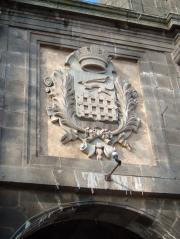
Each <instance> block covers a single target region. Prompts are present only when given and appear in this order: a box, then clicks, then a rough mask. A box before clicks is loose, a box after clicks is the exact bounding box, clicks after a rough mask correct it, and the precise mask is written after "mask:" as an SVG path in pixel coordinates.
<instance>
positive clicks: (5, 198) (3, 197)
mask: <svg viewBox="0 0 180 239" xmlns="http://www.w3.org/2000/svg"><path fill="white" fill-rule="evenodd" d="M18 197H19V191H18V190H15V189H7V188H5V187H2V186H1V187H0V207H18ZM0 238H1V237H0Z"/></svg>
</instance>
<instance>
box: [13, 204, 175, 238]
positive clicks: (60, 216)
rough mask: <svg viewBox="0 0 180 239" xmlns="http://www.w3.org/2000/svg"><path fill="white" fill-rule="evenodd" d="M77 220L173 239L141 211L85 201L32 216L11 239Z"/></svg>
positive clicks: (164, 227)
mask: <svg viewBox="0 0 180 239" xmlns="http://www.w3.org/2000/svg"><path fill="white" fill-rule="evenodd" d="M77 220H82V221H84V220H89V221H94V222H96V223H98V222H104V223H109V224H113V225H116V226H120V227H121V228H125V229H126V230H128V231H130V232H132V233H135V234H136V235H138V236H139V237H140V238H144V239H158V238H165V236H166V235H171V236H172V238H173V231H172V230H171V232H168V230H167V228H166V226H167V225H165V223H164V225H163V224H162V222H161V223H160V221H158V220H157V219H156V218H155V217H153V216H152V215H149V214H147V213H146V212H143V211H142V210H138V209H136V208H133V207H130V206H124V205H121V204H117V203H112V202H100V201H84V202H73V203H67V204H64V205H62V206H61V207H55V208H52V209H50V210H48V211H46V212H42V213H41V214H39V215H37V216H34V217H33V218H31V219H29V220H27V221H26V222H25V224H24V225H22V226H21V227H20V228H19V229H18V230H17V232H16V233H15V234H14V235H13V236H12V237H11V239H17V238H18V239H28V238H29V237H30V236H34V237H33V238H36V233H37V232H38V231H39V230H43V229H45V228H46V227H48V226H51V225H54V224H58V225H59V224H61V223H62V222H67V223H68V222H70V221H77Z"/></svg>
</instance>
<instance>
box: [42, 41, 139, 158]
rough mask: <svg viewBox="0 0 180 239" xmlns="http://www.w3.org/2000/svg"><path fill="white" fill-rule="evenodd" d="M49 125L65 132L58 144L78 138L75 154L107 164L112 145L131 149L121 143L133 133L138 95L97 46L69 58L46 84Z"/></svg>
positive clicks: (74, 53)
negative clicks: (102, 160)
mask: <svg viewBox="0 0 180 239" xmlns="http://www.w3.org/2000/svg"><path fill="white" fill-rule="evenodd" d="M45 84H46V86H47V88H46V92H47V93H48V95H49V101H50V105H49V106H48V108H47V111H48V115H49V117H50V118H51V122H52V123H56V122H59V125H60V126H61V127H63V128H64V129H65V131H66V133H65V135H64V136H63V137H62V139H61V142H62V143H64V144H65V143H68V142H69V141H70V140H76V139H77V138H79V139H80V140H81V141H82V144H81V146H80V150H81V151H83V152H84V153H86V154H88V155H89V157H91V156H93V155H94V154H96V155H97V159H101V158H102V155H103V154H104V155H105V156H106V157H107V158H111V157H112V155H113V152H114V151H116V150H115V148H114V144H115V143H117V142H118V143H120V144H121V145H122V146H123V147H127V148H129V149H130V148H131V147H130V145H129V144H128V143H127V141H126V139H127V138H128V137H130V135H131V134H132V132H133V131H134V132H136V131H137V129H138V127H139V125H140V120H139V118H138V117H137V116H136V114H135V107H136V105H137V92H136V91H135V90H134V89H133V88H132V87H131V85H130V84H129V83H128V82H127V81H126V82H123V81H121V80H120V79H119V78H118V77H117V75H116V72H115V69H114V67H113V64H112V62H111V61H110V59H109V58H108V55H107V54H106V53H105V51H103V50H102V49H100V48H98V47H97V46H90V47H84V48H80V49H79V50H77V51H75V52H73V53H72V54H70V56H69V57H68V58H67V60H66V62H65V67H64V68H61V69H58V70H56V71H55V72H54V73H53V74H52V76H51V77H48V78H46V79H45Z"/></svg>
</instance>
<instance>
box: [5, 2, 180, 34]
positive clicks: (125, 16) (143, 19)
mask: <svg viewBox="0 0 180 239" xmlns="http://www.w3.org/2000/svg"><path fill="white" fill-rule="evenodd" d="M7 2H8V1H4V5H5V6H6V5H7ZM12 2H14V3H16V4H17V3H19V4H26V5H31V6H36V7H37V6H38V7H44V8H50V9H54V10H61V11H66V12H71V13H78V14H82V15H86V16H93V17H98V18H102V19H110V20H114V21H119V22H126V23H127V22H128V23H130V24H136V25H139V26H146V27H147V26H148V27H150V28H159V29H164V30H170V29H171V28H172V27H173V26H175V25H180V15H178V14H175V13H169V14H168V15H167V16H166V17H159V16H155V15H148V14H142V13H137V12H135V11H133V10H129V9H123V8H116V7H112V6H103V5H100V4H88V3H85V2H79V1H66V0H62V1H61V3H59V2H58V1H56V0H50V1H48V2H47V1H45V0H38V1H36V0H9V3H12ZM2 5H3V4H2Z"/></svg>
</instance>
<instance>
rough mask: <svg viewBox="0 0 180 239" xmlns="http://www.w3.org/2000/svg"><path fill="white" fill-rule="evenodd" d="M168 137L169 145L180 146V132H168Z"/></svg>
mask: <svg viewBox="0 0 180 239" xmlns="http://www.w3.org/2000/svg"><path fill="white" fill-rule="evenodd" d="M166 136H167V140H168V143H169V144H176V145H180V130H172V129H171V130H170V129H169V130H166Z"/></svg>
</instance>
